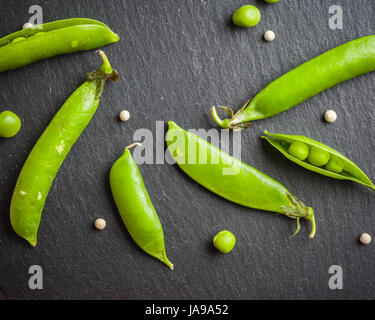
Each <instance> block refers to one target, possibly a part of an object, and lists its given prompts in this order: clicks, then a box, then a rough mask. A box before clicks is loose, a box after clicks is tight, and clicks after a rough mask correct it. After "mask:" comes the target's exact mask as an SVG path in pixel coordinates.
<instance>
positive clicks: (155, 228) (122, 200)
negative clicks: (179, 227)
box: [110, 143, 174, 270]
mask: <svg viewBox="0 0 375 320" xmlns="http://www.w3.org/2000/svg"><path fill="white" fill-rule="evenodd" d="M136 145H140V143H134V144H131V145H130V146H128V147H126V149H125V152H124V154H123V155H122V156H121V157H120V158H119V159H118V160H117V161H116V162H115V163H114V165H113V166H112V168H111V172H110V185H111V190H112V194H113V198H114V200H115V203H116V205H117V208H118V210H119V212H120V215H121V218H122V220H123V222H124V224H125V226H126V228H127V230H128V231H129V233H130V235H131V237H132V238H133V240H134V241H135V242H136V243H137V244H138V246H139V247H140V248H141V249H142V250H143V251H145V252H146V253H147V254H149V255H151V256H152V257H154V258H156V259H159V260H160V261H161V262H163V263H164V264H166V265H167V266H168V267H169V268H170V269H171V270H173V268H174V267H173V264H172V263H171V262H170V261H169V259H168V258H167V255H166V252H165V244H164V233H163V229H162V226H161V223H160V220H159V217H158V215H157V213H156V211H155V208H154V206H153V204H152V202H151V199H150V196H149V195H148V193H147V190H146V188H145V185H144V183H143V179H142V176H141V174H140V172H139V169H138V166H137V164H136V163H135V161H134V159H133V157H132V155H131V152H130V149H131V148H133V147H134V146H136Z"/></svg>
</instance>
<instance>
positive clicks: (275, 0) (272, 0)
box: [264, 0, 279, 3]
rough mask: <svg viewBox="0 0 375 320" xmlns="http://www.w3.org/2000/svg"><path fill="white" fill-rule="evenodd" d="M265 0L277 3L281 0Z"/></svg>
mask: <svg viewBox="0 0 375 320" xmlns="http://www.w3.org/2000/svg"><path fill="white" fill-rule="evenodd" d="M264 1H266V2H268V3H276V2H279V0H264Z"/></svg>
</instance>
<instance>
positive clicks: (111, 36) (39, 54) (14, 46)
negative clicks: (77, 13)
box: [0, 18, 119, 72]
mask: <svg viewBox="0 0 375 320" xmlns="http://www.w3.org/2000/svg"><path fill="white" fill-rule="evenodd" d="M118 40H119V37H118V35H117V34H116V33H114V32H113V31H112V30H111V29H110V28H109V27H108V26H106V25H105V24H104V23H102V22H100V21H96V20H93V19H87V18H73V19H65V20H59V21H54V22H49V23H45V24H41V25H37V26H34V27H32V28H27V29H24V30H20V31H17V32H14V33H12V34H9V35H7V36H5V37H3V38H1V39H0V72H3V71H7V70H14V69H17V68H20V67H23V66H26V65H28V64H31V63H33V62H36V61H38V60H42V59H47V58H51V57H54V56H57V55H61V54H68V53H73V52H78V51H86V50H91V49H94V48H98V47H102V46H105V45H107V44H110V43H114V42H117V41H118Z"/></svg>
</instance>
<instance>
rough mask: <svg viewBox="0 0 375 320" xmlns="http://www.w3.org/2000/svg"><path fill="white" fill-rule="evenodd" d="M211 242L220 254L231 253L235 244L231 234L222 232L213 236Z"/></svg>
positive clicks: (225, 231)
mask: <svg viewBox="0 0 375 320" xmlns="http://www.w3.org/2000/svg"><path fill="white" fill-rule="evenodd" d="M212 242H213V244H214V246H215V248H216V249H217V250H219V251H220V252H222V253H228V252H230V251H232V249H233V247H234V245H235V244H236V238H235V237H234V235H233V233H232V232H230V231H227V230H223V231H220V232H219V233H218V234H217V235H216V236H214V238H213V239H212Z"/></svg>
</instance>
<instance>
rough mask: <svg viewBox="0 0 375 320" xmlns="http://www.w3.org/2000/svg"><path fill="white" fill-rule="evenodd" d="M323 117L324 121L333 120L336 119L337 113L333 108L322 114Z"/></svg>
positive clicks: (330, 121)
mask: <svg viewBox="0 0 375 320" xmlns="http://www.w3.org/2000/svg"><path fill="white" fill-rule="evenodd" d="M324 119H326V121H327V122H329V123H332V122H335V121H336V119H337V113H336V112H335V111H333V110H328V111H326V113H325V114H324Z"/></svg>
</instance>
